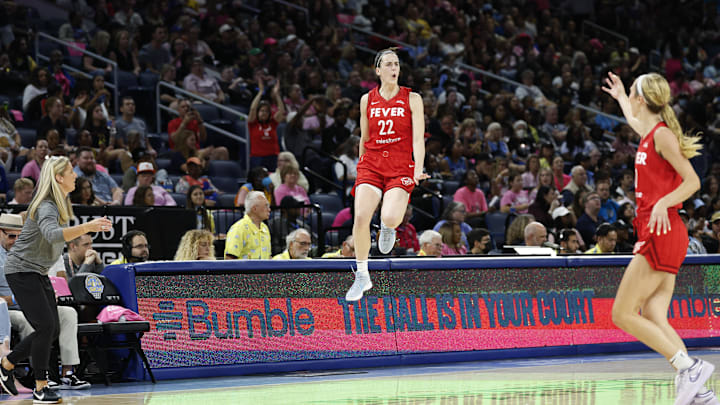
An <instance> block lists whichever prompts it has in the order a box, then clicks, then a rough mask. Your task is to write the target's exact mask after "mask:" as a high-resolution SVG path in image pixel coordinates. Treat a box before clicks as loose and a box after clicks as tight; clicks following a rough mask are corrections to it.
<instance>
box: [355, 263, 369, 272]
mask: <svg viewBox="0 0 720 405" xmlns="http://www.w3.org/2000/svg"><path fill="white" fill-rule="evenodd" d="M355 264H356V265H357V271H359V272H365V273H367V272H368V261H367V260H357V261H355Z"/></svg>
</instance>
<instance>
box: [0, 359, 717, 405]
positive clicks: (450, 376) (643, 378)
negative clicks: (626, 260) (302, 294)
mask: <svg viewBox="0 0 720 405" xmlns="http://www.w3.org/2000/svg"><path fill="white" fill-rule="evenodd" d="M691 354H692V355H694V356H701V357H703V358H704V359H705V360H709V361H710V362H712V363H714V364H719V365H720V349H718V350H713V349H703V350H697V351H693V352H692V353H691ZM717 375H718V374H717V373H716V374H715V375H714V376H713V377H712V378H711V381H710V382H709V383H708V384H707V385H708V388H711V389H715V387H716V385H717V384H718V381H719V379H718V377H717ZM673 376H674V373H673V371H672V369H671V367H670V366H669V365H668V364H667V362H666V361H665V360H664V359H663V358H661V357H660V356H658V355H656V354H653V353H633V354H623V355H603V356H585V357H582V356H578V357H555V358H545V359H526V360H504V361H482V362H470V363H452V364H436V365H429V366H413V367H390V368H372V369H353V370H333V371H327V372H322V371H320V372H318V371H313V372H296V373H284V374H273V375H253V376H242V377H225V378H208V379H198V380H170V381H160V382H158V384H155V385H153V384H151V383H126V384H115V385H113V386H112V387H105V386H102V385H95V386H93V387H92V388H91V389H89V390H84V391H74V392H73V391H63V394H64V401H63V403H64V404H88V405H90V404H92V405H104V404H112V405H126V404H168V405H184V404H201V405H221V404H252V405H265V404H364V405H369V404H518V405H520V404H523V405H524V404H530V405H533V404H536V405H540V404H602V405H605V404H628V405H629V404H657V405H661V404H672V403H673V401H674V386H673ZM716 391H717V390H716ZM0 400H4V401H5V402H3V403H9V404H18V405H20V404H32V399H31V398H30V395H29V394H21V395H19V396H17V397H14V398H10V397H8V396H7V395H4V396H2V397H0Z"/></svg>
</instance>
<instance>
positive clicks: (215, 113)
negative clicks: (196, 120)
mask: <svg viewBox="0 0 720 405" xmlns="http://www.w3.org/2000/svg"><path fill="white" fill-rule="evenodd" d="M192 106H193V108H194V109H196V110H197V111H198V112H199V113H200V116H201V117H202V118H203V120H205V121H213V120H218V119H220V111H219V110H218V109H217V108H215V107H214V106H211V105H208V104H193V105H192Z"/></svg>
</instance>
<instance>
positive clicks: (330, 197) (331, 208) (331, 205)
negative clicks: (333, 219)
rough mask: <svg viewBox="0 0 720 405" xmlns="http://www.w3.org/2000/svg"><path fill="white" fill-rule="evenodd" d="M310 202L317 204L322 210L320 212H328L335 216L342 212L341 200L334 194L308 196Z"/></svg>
mask: <svg viewBox="0 0 720 405" xmlns="http://www.w3.org/2000/svg"><path fill="white" fill-rule="evenodd" d="M309 197H310V202H312V203H314V204H317V205H319V206H320V208H321V209H322V212H323V213H325V212H328V213H333V214H337V213H338V212H340V210H342V209H343V208H344V207H343V203H342V198H341V197H340V196H338V195H335V194H317V193H315V194H310V196H309Z"/></svg>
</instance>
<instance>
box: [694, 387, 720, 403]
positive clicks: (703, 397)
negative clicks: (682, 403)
mask: <svg viewBox="0 0 720 405" xmlns="http://www.w3.org/2000/svg"><path fill="white" fill-rule="evenodd" d="M690 404H691V405H720V401H718V399H717V397H716V396H715V393H714V392H713V391H712V390H710V391H708V392H706V393H704V394H697V395H695V397H694V398H693V401H692V402H691V403H690Z"/></svg>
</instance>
